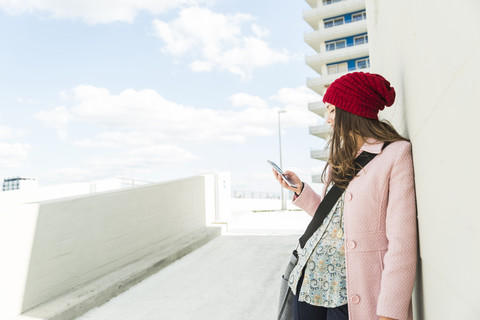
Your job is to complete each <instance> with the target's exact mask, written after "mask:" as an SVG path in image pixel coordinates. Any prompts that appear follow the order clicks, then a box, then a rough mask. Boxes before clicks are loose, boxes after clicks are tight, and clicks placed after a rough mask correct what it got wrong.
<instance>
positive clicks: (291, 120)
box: [270, 86, 322, 127]
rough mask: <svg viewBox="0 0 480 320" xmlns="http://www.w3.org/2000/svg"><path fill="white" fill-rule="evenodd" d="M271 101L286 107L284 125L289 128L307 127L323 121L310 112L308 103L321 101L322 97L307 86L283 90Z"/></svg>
mask: <svg viewBox="0 0 480 320" xmlns="http://www.w3.org/2000/svg"><path fill="white" fill-rule="evenodd" d="M270 100H273V101H278V102H280V103H281V104H282V105H284V107H283V109H284V110H285V111H287V113H285V114H284V115H283V116H282V117H283V119H284V120H282V123H285V124H286V125H287V126H298V125H303V126H304V127H307V126H309V125H312V124H314V123H315V122H317V121H318V120H320V121H321V119H322V118H320V117H318V116H314V115H313V113H311V112H310V111H308V107H307V106H308V103H309V102H314V101H318V100H321V97H320V96H319V95H318V94H316V93H314V92H312V91H311V90H310V89H308V88H307V87H306V86H300V87H297V88H282V89H280V90H279V91H278V92H277V93H276V94H275V95H273V96H271V97H270Z"/></svg>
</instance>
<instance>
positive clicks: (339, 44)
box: [325, 39, 347, 51]
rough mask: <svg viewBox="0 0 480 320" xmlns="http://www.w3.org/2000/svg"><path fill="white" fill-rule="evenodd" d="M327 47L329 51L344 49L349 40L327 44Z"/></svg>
mask: <svg viewBox="0 0 480 320" xmlns="http://www.w3.org/2000/svg"><path fill="white" fill-rule="evenodd" d="M325 45H326V46H327V51H332V50H337V49H342V48H345V47H346V46H347V40H345V39H343V40H337V41H332V42H327V43H325Z"/></svg>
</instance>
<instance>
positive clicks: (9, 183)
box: [2, 177, 38, 191]
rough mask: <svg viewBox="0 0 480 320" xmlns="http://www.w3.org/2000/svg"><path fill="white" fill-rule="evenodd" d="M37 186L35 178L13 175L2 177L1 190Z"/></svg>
mask: <svg viewBox="0 0 480 320" xmlns="http://www.w3.org/2000/svg"><path fill="white" fill-rule="evenodd" d="M37 186H38V182H37V179H35V178H26V177H14V178H5V179H3V189H2V190H3V191H10V190H18V189H30V188H35V187H37Z"/></svg>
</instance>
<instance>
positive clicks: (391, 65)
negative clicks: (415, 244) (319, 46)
mask: <svg viewBox="0 0 480 320" xmlns="http://www.w3.org/2000/svg"><path fill="white" fill-rule="evenodd" d="M479 14H480V2H479V1H477V0H459V1H455V2H452V1H447V0H424V1H397V0H367V15H368V24H369V25H368V33H369V41H370V48H371V49H370V53H371V64H372V72H376V73H380V74H382V75H384V76H385V77H386V78H387V79H388V80H390V82H391V83H392V85H393V86H394V87H395V88H396V91H397V94H398V95H397V100H396V102H395V104H394V106H393V108H387V109H390V110H387V111H386V112H383V116H384V117H385V118H387V119H389V120H391V122H393V123H394V125H395V126H396V127H397V128H398V129H399V130H400V131H401V132H402V133H403V134H405V135H406V136H407V137H409V138H410V139H411V141H412V145H413V159H414V166H415V181H416V192H417V207H418V223H419V238H420V260H419V272H418V278H417V285H416V289H415V313H416V319H422V320H423V319H425V320H441V319H480V305H479V304H478V300H479V298H480V291H479V289H478V288H480V273H479V270H480V209H479V208H478V204H477V203H476V198H477V193H478V190H479V188H478V181H480V173H479V170H478V166H479V165H478V163H479V160H480V149H479V147H480V133H479V131H478V127H479V121H480V105H479V98H480V96H479V89H480V81H479V79H480V72H479V71H480V67H479V63H478V61H477V60H478V59H479V58H480V36H479V30H480V19H479Z"/></svg>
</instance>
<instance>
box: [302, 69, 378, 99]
mask: <svg viewBox="0 0 480 320" xmlns="http://www.w3.org/2000/svg"><path fill="white" fill-rule="evenodd" d="M352 71H363V72H370V68H365V69H352V70H349V71H348V72H352ZM348 72H341V73H336V74H327V75H322V76H321V77H316V78H307V87H309V88H310V89H312V90H313V91H315V92H317V93H318V94H319V95H323V94H324V93H325V90H326V89H327V88H328V86H329V85H330V84H331V83H332V82H333V81H335V80H336V79H338V78H340V77H341V76H343V75H346V74H347V73H348Z"/></svg>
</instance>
